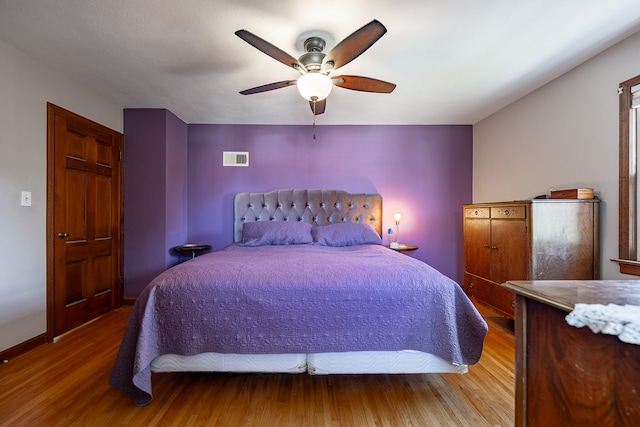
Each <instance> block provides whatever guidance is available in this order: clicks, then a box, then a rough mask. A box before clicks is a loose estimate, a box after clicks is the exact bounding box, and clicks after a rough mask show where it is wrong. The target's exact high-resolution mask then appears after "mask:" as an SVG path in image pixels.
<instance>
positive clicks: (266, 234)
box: [241, 221, 313, 246]
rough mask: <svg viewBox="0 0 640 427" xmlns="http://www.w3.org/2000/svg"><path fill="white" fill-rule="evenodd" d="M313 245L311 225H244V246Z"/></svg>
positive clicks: (292, 223) (281, 223)
mask: <svg viewBox="0 0 640 427" xmlns="http://www.w3.org/2000/svg"><path fill="white" fill-rule="evenodd" d="M308 243H313V239H312V238H311V224H307V223H304V222H298V221H256V222H245V223H244V224H242V243H241V245H242V246H268V245H304V244H308Z"/></svg>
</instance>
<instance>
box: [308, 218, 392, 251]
mask: <svg viewBox="0 0 640 427" xmlns="http://www.w3.org/2000/svg"><path fill="white" fill-rule="evenodd" d="M311 234H312V235H313V241H314V243H316V244H317V245H320V246H356V245H381V244H382V239H381V238H380V236H379V235H378V233H377V232H376V230H375V229H374V228H373V227H372V226H371V225H369V224H363V223H360V222H341V223H338V224H330V225H321V226H317V227H313V230H312V231H311Z"/></svg>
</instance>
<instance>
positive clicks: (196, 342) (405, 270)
mask: <svg viewBox="0 0 640 427" xmlns="http://www.w3.org/2000/svg"><path fill="white" fill-rule="evenodd" d="M486 333H487V324H486V323H485V321H484V319H482V317H481V316H480V314H479V313H478V312H477V310H476V308H475V307H474V306H473V305H472V303H471V302H470V301H469V299H468V298H467V296H466V295H465V294H464V292H463V291H462V289H461V288H460V286H459V285H458V284H457V283H455V282H454V281H453V280H451V279H449V278H448V277H446V276H444V275H443V274H441V273H439V272H438V271H437V270H435V269H434V268H432V267H430V266H429V265H427V264H425V263H423V262H421V261H419V260H416V259H414V258H411V257H409V256H406V255H403V254H400V253H397V252H395V251H392V250H389V249H387V248H385V247H383V246H380V245H362V246H347V247H338V248H336V247H325V246H317V245H295V246H261V247H242V246H239V245H237V244H233V245H230V246H228V247H227V248H225V249H224V250H222V251H220V252H215V253H211V254H207V255H202V256H200V257H197V258H195V259H193V260H190V261H188V262H185V263H182V264H179V265H177V266H175V267H173V268H171V269H169V270H167V271H165V272H163V273H162V274H160V275H159V276H158V277H156V278H155V279H154V280H153V281H152V282H151V283H150V284H149V285H148V286H147V287H146V288H145V289H144V291H143V292H142V293H141V295H140V296H139V297H138V299H137V301H136V303H135V305H134V307H133V311H132V313H131V317H130V319H129V324H128V326H127V329H126V332H125V335H124V338H123V340H122V345H121V347H120V351H119V353H118V357H117V359H116V363H115V366H114V368H113V372H112V374H111V385H112V386H113V387H114V388H116V389H118V390H120V391H122V392H123V393H125V394H126V395H128V396H130V397H131V398H132V399H133V400H134V402H135V403H136V405H146V404H147V403H149V402H150V401H151V397H152V391H151V367H150V365H151V361H152V360H153V359H154V358H155V357H157V356H159V355H161V354H168V353H172V354H180V355H193V354H197V353H203V352H218V353H254V354H255V353H322V352H345V351H367V350H419V351H423V352H427V353H432V354H435V355H437V356H439V357H441V358H443V359H446V360H448V361H451V362H453V363H456V364H468V365H470V364H474V363H476V362H477V361H478V360H479V359H480V355H481V353H482V347H483V343H484V338H485V336H486Z"/></svg>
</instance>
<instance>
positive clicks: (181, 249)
mask: <svg viewBox="0 0 640 427" xmlns="http://www.w3.org/2000/svg"><path fill="white" fill-rule="evenodd" d="M210 249H211V245H203V244H200V243H187V244H186V245H180V246H174V247H173V250H174V251H176V252H178V253H180V254H185V255H191V259H193V258H195V257H196V255H200V254H201V253H202V252H205V251H208V250H210Z"/></svg>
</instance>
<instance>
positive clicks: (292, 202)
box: [233, 190, 382, 242]
mask: <svg viewBox="0 0 640 427" xmlns="http://www.w3.org/2000/svg"><path fill="white" fill-rule="evenodd" d="M252 221H303V222H306V223H309V224H311V225H327V224H335V223H338V222H362V223H365V224H371V225H372V226H373V228H374V229H375V230H376V231H377V232H378V234H379V235H382V196H380V194H352V193H347V192H346V191H342V190H274V191H270V192H268V193H238V194H236V195H235V197H234V201H233V241H234V242H240V241H242V224H244V223H245V222H252Z"/></svg>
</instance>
